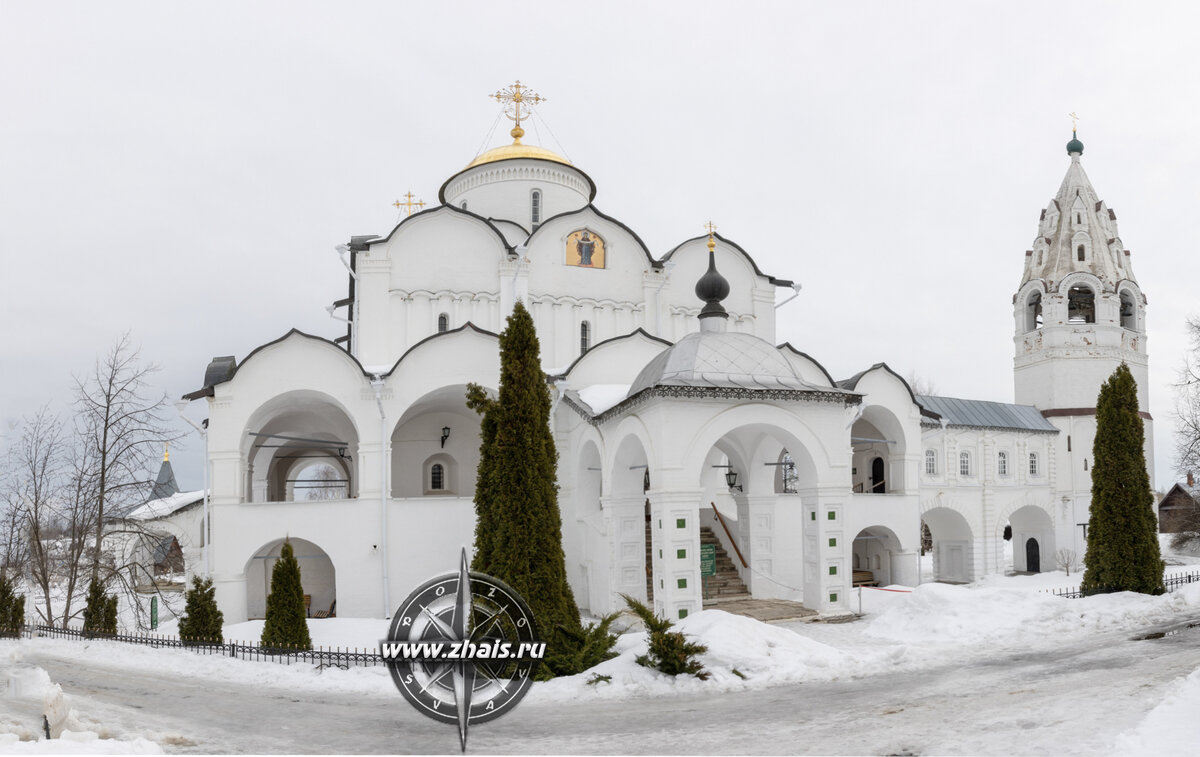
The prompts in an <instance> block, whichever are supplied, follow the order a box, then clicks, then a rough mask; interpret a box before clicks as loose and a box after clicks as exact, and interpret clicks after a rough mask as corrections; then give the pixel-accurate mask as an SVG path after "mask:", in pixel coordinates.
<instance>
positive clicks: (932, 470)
mask: <svg viewBox="0 0 1200 757" xmlns="http://www.w3.org/2000/svg"><path fill="white" fill-rule="evenodd" d="M925 475H926V476H936V475H937V452H935V451H933V450H931V449H927V450H925Z"/></svg>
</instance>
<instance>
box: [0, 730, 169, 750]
mask: <svg viewBox="0 0 1200 757" xmlns="http://www.w3.org/2000/svg"><path fill="white" fill-rule="evenodd" d="M0 752H3V753H4V754H163V750H162V748H161V747H159V745H158V744H155V743H154V742H153V741H148V740H146V739H143V738H135V739H133V740H131V741H122V740H120V739H102V738H100V736H99V735H98V734H97V733H96V732H95V731H63V732H62V735H61V736H60V737H59V738H56V739H42V740H40V741H21V740H20V739H19V738H18V737H17V735H16V734H14V733H0Z"/></svg>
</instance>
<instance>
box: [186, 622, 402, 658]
mask: <svg viewBox="0 0 1200 757" xmlns="http://www.w3.org/2000/svg"><path fill="white" fill-rule="evenodd" d="M266 622H267V621H265V620H248V621H246V622H245V623H234V624H232V625H227V626H225V628H224V629H223V630H224V634H225V641H226V642H230V641H236V642H238V643H239V644H240V643H243V642H244V643H246V644H257V643H258V641H259V639H261V638H262V632H263V626H264V625H266ZM175 625H176V627H177V626H178V624H175ZM389 625H391V621H389V620H385V619H381V618H321V619H313V618H309V620H308V635H309V638H311V639H312V643H313V647H314V648H316V647H326V648H330V647H335V648H336V647H341V648H342V649H361V650H364V651H372V650H378V649H379V642H381V641H383V639H385V638H387V634H388V626H389ZM166 628H167V627H166V626H165V625H164V626H163V629H164V630H165V629H166ZM167 632H168V633H174V630H171V631H167Z"/></svg>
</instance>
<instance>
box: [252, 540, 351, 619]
mask: <svg viewBox="0 0 1200 757" xmlns="http://www.w3.org/2000/svg"><path fill="white" fill-rule="evenodd" d="M283 541H284V540H283V539H277V540H275V541H273V542H269V543H267V544H264V545H263V546H262V547H260V548H259V549H258V550H257V551H256V552H255V553H254V555H253V556H252V557H251V558H250V559H249V560H247V561H246V569H245V570H246V616H247V619H249V620H255V619H257V618H265V617H266V616H267V597H268V596H270V594H271V573H272V571H273V569H274V567H275V563H277V562H279V557H280V551H281V550H282V549H283ZM288 541H290V542H291V543H292V550H293V552H294V554H295V556H296V561H297V562H298V563H299V564H300V584H301V586H302V587H303V588H304V597H305V609H306V610H307V611H308V612H309V616H310V617H318V618H319V617H332V616H333V615H334V614H335V613H336V612H337V610H336V607H337V606H336V605H335V604H334V601H335V600H336V599H337V580H336V573H335V571H334V568H333V561H332V560H330V559H329V555H328V554H326V552H325V550H323V549H321V548H320V547H318V546H317V545H316V544H313V543H312V542H310V541H308V540H306V539H296V538H291V539H289V540H288Z"/></svg>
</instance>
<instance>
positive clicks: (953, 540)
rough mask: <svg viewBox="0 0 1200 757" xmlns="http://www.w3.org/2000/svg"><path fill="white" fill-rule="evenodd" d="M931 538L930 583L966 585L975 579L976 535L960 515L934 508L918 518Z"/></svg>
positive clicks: (955, 512) (946, 509)
mask: <svg viewBox="0 0 1200 757" xmlns="http://www.w3.org/2000/svg"><path fill="white" fill-rule="evenodd" d="M921 520H922V521H924V523H925V524H926V525H927V526H929V531H930V534H931V535H932V536H933V580H935V581H941V582H944V583H969V582H971V581H973V580H975V567H974V563H975V536H974V534H973V533H972V531H971V526H970V524H969V523H967V519H966V518H965V517H963V515H962V513H960V512H958V511H957V510H953V509H951V508H949V507H934V508H932V509H930V510H926V511H925V512H924V513H922V515H921Z"/></svg>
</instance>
